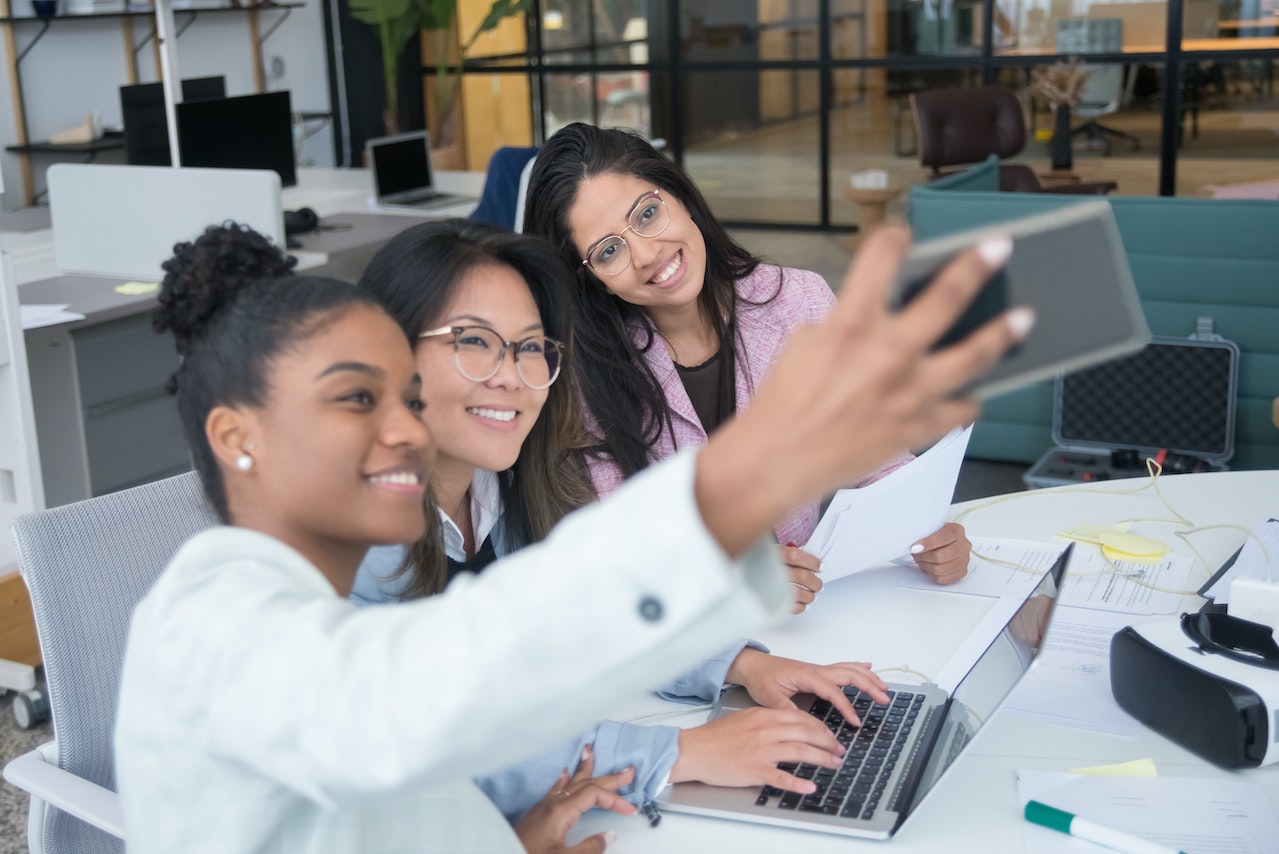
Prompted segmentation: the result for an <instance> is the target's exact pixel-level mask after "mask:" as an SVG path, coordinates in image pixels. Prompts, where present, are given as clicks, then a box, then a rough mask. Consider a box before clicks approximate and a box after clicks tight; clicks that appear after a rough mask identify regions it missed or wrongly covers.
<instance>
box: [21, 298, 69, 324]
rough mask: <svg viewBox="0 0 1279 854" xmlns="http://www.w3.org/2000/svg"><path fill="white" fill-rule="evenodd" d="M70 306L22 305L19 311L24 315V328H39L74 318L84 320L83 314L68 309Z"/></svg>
mask: <svg viewBox="0 0 1279 854" xmlns="http://www.w3.org/2000/svg"><path fill="white" fill-rule="evenodd" d="M69 307H70V306H69V305H68V304H66V303H63V304H62V305H22V306H18V311H19V312H20V313H21V315H22V328H23V329H38V328H40V327H41V326H53V325H54V324H55V323H69V322H70V321H72V320H84V315H83V314H78V313H76V312H74V311H67V309H68V308H69Z"/></svg>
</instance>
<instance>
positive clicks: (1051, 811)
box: [1026, 801, 1184, 854]
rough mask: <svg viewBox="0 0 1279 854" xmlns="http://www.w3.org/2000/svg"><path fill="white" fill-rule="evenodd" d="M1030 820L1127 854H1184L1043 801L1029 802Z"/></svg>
mask: <svg viewBox="0 0 1279 854" xmlns="http://www.w3.org/2000/svg"><path fill="white" fill-rule="evenodd" d="M1026 821H1029V822H1032V823H1034V824H1039V825H1043V826H1044V827H1050V828H1052V829H1053V830H1060V831H1061V832H1062V833H1069V834H1070V835H1071V836H1076V837H1078V838H1080V839H1087V840H1088V841H1089V842H1095V843H1097V844H1098V845H1102V846H1105V847H1106V848H1110V849H1112V850H1114V851H1123V852H1124V854H1184V852H1181V851H1178V850H1177V849H1176V848H1169V847H1168V846H1167V845H1160V844H1159V843H1158V842H1151V841H1150V840H1148V839H1142V838H1141V837H1140V836H1133V835H1132V834H1131V833H1125V832H1123V831H1122V830H1115V829H1114V828H1113V827H1106V826H1105V825H1101V824H1098V823H1097V822H1095V821H1089V820H1088V819H1086V818H1080V817H1079V816H1077V815H1075V814H1073V813H1068V812H1066V811H1065V810H1059V809H1057V808H1056V807H1050V806H1048V805H1047V804H1041V803H1040V802H1039V801H1027V802H1026Z"/></svg>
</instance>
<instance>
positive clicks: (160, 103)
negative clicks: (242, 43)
mask: <svg viewBox="0 0 1279 854" xmlns="http://www.w3.org/2000/svg"><path fill="white" fill-rule="evenodd" d="M225 97H226V78H225V77H222V76H221V75H218V76H216V77H192V78H190V79H188V80H183V81H182V100H183V101H199V100H202V99H205V98H225ZM120 116H121V120H122V122H123V124H124V153H125V162H126V163H128V164H129V165H130V166H169V165H170V164H171V163H172V158H171V157H170V156H169V125H168V122H167V121H165V118H164V84H163V83H141V84H138V85H135V86H121V87H120Z"/></svg>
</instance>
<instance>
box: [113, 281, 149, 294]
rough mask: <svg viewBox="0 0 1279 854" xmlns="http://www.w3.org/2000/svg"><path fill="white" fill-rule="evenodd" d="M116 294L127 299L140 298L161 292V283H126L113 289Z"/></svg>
mask: <svg viewBox="0 0 1279 854" xmlns="http://www.w3.org/2000/svg"><path fill="white" fill-rule="evenodd" d="M112 290H114V291H115V292H116V293H118V294H120V295H122V296H126V297H140V296H142V295H143V294H153V293H155V292H156V291H158V290H160V283H159V282H125V283H124V284H122V285H116V286H115V287H114V288H112Z"/></svg>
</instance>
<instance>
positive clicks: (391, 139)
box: [365, 130, 474, 208]
mask: <svg viewBox="0 0 1279 854" xmlns="http://www.w3.org/2000/svg"><path fill="white" fill-rule="evenodd" d="M365 150H366V151H367V152H368V163H369V169H370V170H371V171H372V173H373V195H374V198H376V199H377V204H378V206H379V207H387V208H394V207H411V208H434V207H444V206H445V205H455V204H460V203H462V202H467V201H474V199H473V198H471V197H468V196H462V195H457V194H454V193H442V192H440V191H439V190H436V189H435V187H434V176H433V172H432V168H431V137H430V134H429V133H427V132H426V131H424V130H423V131H413V132H411V133H402V134H397V135H395V136H384V137H378V138H376V139H370V140H369V141H368V142H367V143H365Z"/></svg>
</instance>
